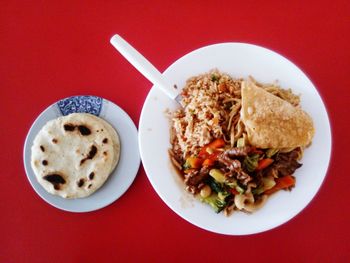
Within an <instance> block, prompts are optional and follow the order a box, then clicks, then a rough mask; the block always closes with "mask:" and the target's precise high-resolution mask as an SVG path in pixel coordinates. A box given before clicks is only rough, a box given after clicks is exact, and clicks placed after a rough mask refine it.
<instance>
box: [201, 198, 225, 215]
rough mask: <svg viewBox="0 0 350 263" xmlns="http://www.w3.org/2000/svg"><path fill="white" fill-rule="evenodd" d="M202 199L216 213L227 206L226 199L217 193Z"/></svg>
mask: <svg viewBox="0 0 350 263" xmlns="http://www.w3.org/2000/svg"><path fill="white" fill-rule="evenodd" d="M202 201H203V202H204V203H206V204H208V205H210V206H211V207H212V208H213V209H214V211H215V212H216V213H220V212H221V211H222V210H223V209H224V208H225V206H226V202H225V200H221V199H220V198H219V197H218V195H217V194H215V193H213V194H211V195H210V196H208V197H206V198H203V199H202Z"/></svg>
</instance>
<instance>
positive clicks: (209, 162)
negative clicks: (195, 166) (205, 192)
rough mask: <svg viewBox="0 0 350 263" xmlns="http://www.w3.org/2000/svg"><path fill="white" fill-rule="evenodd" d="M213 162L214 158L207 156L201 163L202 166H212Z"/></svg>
mask: <svg viewBox="0 0 350 263" xmlns="http://www.w3.org/2000/svg"><path fill="white" fill-rule="evenodd" d="M214 164H215V160H214V159H210V158H207V159H205V160H204V162H203V163H202V165H203V166H208V167H210V166H213V165H214Z"/></svg>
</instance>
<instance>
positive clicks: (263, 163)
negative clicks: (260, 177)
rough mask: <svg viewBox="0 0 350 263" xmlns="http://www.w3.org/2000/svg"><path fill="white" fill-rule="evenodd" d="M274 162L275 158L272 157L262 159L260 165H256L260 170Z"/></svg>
mask: <svg viewBox="0 0 350 263" xmlns="http://www.w3.org/2000/svg"><path fill="white" fill-rule="evenodd" d="M272 163H273V159H271V158H265V159H262V160H260V161H259V162H258V166H257V167H256V170H257V171H260V170H262V169H265V168H266V167H267V166H269V165H270V164H272Z"/></svg>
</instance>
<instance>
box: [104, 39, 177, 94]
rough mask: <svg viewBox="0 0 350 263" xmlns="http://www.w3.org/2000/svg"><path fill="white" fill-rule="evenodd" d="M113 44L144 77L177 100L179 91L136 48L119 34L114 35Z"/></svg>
mask: <svg viewBox="0 0 350 263" xmlns="http://www.w3.org/2000/svg"><path fill="white" fill-rule="evenodd" d="M110 42H111V44H112V45H113V46H114V47H115V48H116V49H117V50H118V51H119V52H120V53H121V54H122V55H123V56H124V57H125V58H126V60H128V61H129V62H130V63H131V64H132V65H133V66H134V67H135V68H136V69H137V70H138V71H139V72H140V73H141V74H142V75H144V76H145V77H146V78H147V79H148V80H149V81H151V82H152V83H153V84H154V85H155V86H156V87H158V88H160V89H161V90H162V91H163V92H164V93H165V94H166V95H168V96H169V98H171V99H175V98H176V96H177V95H178V91H177V90H176V89H175V88H174V87H173V86H172V85H170V84H169V83H168V81H166V80H165V79H164V77H163V75H162V74H161V73H160V72H159V71H158V70H157V69H156V68H155V67H154V66H153V65H152V64H151V62H149V61H148V60H147V59H146V58H145V57H144V56H143V55H141V54H140V53H139V52H138V51H137V50H136V49H135V48H134V47H132V46H131V45H130V44H129V43H128V42H126V41H125V40H124V39H123V38H122V37H121V36H119V35H118V34H116V35H114V36H113V37H112V38H111V40H110Z"/></svg>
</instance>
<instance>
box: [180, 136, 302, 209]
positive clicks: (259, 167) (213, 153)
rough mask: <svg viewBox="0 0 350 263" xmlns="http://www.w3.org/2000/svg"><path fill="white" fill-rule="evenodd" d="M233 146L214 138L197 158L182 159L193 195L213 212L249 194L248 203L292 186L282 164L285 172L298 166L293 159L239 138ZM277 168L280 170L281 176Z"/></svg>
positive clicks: (291, 181)
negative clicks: (196, 194)
mask: <svg viewBox="0 0 350 263" xmlns="http://www.w3.org/2000/svg"><path fill="white" fill-rule="evenodd" d="M237 146H239V147H234V148H232V147H229V146H227V145H225V141H224V140H223V139H221V138H220V139H215V140H214V141H212V142H211V143H209V144H207V145H205V146H203V147H202V148H201V149H200V151H199V152H198V154H197V155H195V156H190V157H188V158H186V160H185V163H184V164H183V168H184V170H183V171H184V175H185V178H187V182H190V183H189V185H194V186H197V187H198V188H197V190H196V193H199V196H200V198H201V200H202V201H203V202H205V203H207V204H209V205H210V206H211V207H212V208H213V209H214V210H215V212H217V213H219V212H220V211H221V210H223V209H225V208H226V207H232V205H234V203H235V202H236V199H237V200H238V199H242V198H243V199H244V198H247V197H245V195H247V196H249V195H250V196H251V197H249V198H251V199H249V200H253V201H254V200H259V199H260V198H261V196H262V195H271V194H273V193H275V192H277V191H279V190H281V189H287V188H290V187H293V186H294V185H295V178H294V177H293V176H291V175H287V176H285V171H286V170H285V167H286V165H288V167H289V168H288V169H290V168H291V167H292V166H295V168H293V169H296V168H298V167H299V166H300V165H299V164H298V163H296V161H295V160H294V159H293V158H295V157H287V156H286V155H284V154H283V153H279V151H278V150H276V149H257V148H255V147H252V146H249V145H247V144H246V142H245V138H240V139H239V140H238V141H237ZM294 155H295V154H294ZM290 156H292V155H290ZM290 158H292V159H293V160H294V161H292V162H291V161H290V160H291V159H290ZM288 160H289V161H288ZM293 162H294V163H293ZM292 163H293V164H292ZM278 169H282V170H281V174H279V170H278ZM245 180H248V181H247V182H249V181H252V183H253V184H251V185H249V184H247V182H245ZM255 198H256V199H255ZM260 200H261V199H260ZM249 202H251V201H249Z"/></svg>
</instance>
